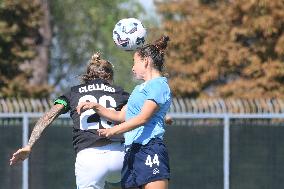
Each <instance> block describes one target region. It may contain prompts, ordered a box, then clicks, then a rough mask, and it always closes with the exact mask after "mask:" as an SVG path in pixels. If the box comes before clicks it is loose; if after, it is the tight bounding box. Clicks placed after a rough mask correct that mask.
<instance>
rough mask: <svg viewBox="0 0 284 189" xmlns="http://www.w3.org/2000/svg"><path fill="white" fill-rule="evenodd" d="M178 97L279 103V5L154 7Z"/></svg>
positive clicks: (218, 2) (282, 7)
mask: <svg viewBox="0 0 284 189" xmlns="http://www.w3.org/2000/svg"><path fill="white" fill-rule="evenodd" d="M156 4H157V7H158V11H159V13H160V14H161V15H162V30H164V31H166V32H167V34H168V35H169V36H170V37H171V43H170V44H171V46H170V48H169V49H168V59H167V62H168V63H167V66H168V72H169V74H170V84H171V87H172V91H173V93H174V94H175V95H176V96H181V97H194V98H203V97H223V98H226V97H239V98H240V97H243V98H264V97H284V85H283V82H284V64H283V60H284V59H283V58H284V56H283V55H284V1H283V0H275V1H270V0H233V1H228V0H180V1H175V0H165V1H156Z"/></svg>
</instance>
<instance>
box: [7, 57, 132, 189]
mask: <svg viewBox="0 0 284 189" xmlns="http://www.w3.org/2000/svg"><path fill="white" fill-rule="evenodd" d="M81 79H82V81H83V84H81V85H77V86H74V87H72V88H71V90H70V91H69V92H68V93H66V94H64V95H62V96H60V97H59V98H57V99H56V100H55V102H54V106H53V107H52V108H51V109H50V110H49V111H48V112H46V113H45V114H44V115H43V117H41V118H40V119H39V121H38V122H37V123H36V125H35V127H34V129H33V131H32V134H31V137H30V139H29V142H28V144H27V146H25V147H23V148H21V149H19V150H18V151H17V152H15V153H14V154H13V156H12V158H11V159H10V165H13V164H15V163H17V162H19V161H23V160H25V159H26V158H27V157H28V156H29V154H30V152H31V149H32V147H33V145H34V143H35V142H36V141H37V140H38V139H39V138H40V135H41V133H42V132H43V130H44V129H45V128H46V127H48V126H49V125H51V123H52V122H53V121H54V120H55V119H56V117H58V116H59V115H60V114H62V113H66V112H68V111H69V110H70V117H71V118H72V120H73V123H74V125H73V146H74V149H75V152H76V163H75V175H76V184H77V188H79V189H103V188H104V185H105V181H107V182H109V183H117V182H120V180H121V169H122V165H123V158H124V147H123V142H124V138H123V136H122V135H117V136H114V137H110V138H108V139H107V138H105V137H101V136H99V135H98V132H97V130H98V129H99V128H110V127H111V126H113V124H114V123H112V122H110V121H109V120H106V119H104V118H101V117H100V116H98V114H96V113H95V112H94V111H93V110H88V111H85V112H84V113H82V114H80V115H79V114H78V113H77V111H76V107H77V105H78V104H79V103H80V102H86V101H88V102H97V103H99V104H100V105H101V106H103V107H105V108H108V109H116V110H120V109H121V107H123V106H124V105H125V104H126V102H127V100H128V97H129V94H128V93H127V92H125V91H124V90H123V89H122V88H120V87H116V86H114V85H112V81H113V68H112V65H111V63H110V62H108V61H106V60H103V59H101V58H100V54H99V53H96V54H94V55H93V56H92V58H91V60H90V62H89V64H88V67H87V71H86V73H85V74H84V75H83V76H82V78H81ZM119 188H120V187H119Z"/></svg>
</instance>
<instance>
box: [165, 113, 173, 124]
mask: <svg viewBox="0 0 284 189" xmlns="http://www.w3.org/2000/svg"><path fill="white" fill-rule="evenodd" d="M173 122H174V120H173V118H172V117H170V116H168V115H166V117H165V123H166V124H167V125H172V124H173Z"/></svg>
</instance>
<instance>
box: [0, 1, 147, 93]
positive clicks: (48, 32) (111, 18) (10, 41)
mask: <svg viewBox="0 0 284 189" xmlns="http://www.w3.org/2000/svg"><path fill="white" fill-rule="evenodd" d="M0 3H1V4H0V15H1V16H0V68H1V70H0V72H1V73H0V97H37V98H39V97H50V94H56V93H62V90H65V89H66V88H68V87H70V86H72V85H74V84H76V82H78V83H79V78H78V76H79V75H80V74H82V73H83V72H84V71H85V67H86V65H87V63H88V60H89V58H90V57H91V55H92V54H93V53H94V52H96V51H101V52H102V53H103V58H105V59H107V60H110V61H111V62H113V65H114V69H115V72H116V75H115V83H116V84H117V85H121V86H123V87H124V88H126V89H127V90H131V89H132V87H133V86H134V84H135V83H134V81H132V80H131V79H130V78H129V76H130V75H131V74H130V73H131V69H130V68H131V66H132V53H129V52H124V51H121V50H119V49H118V48H116V47H115V45H114V43H113V40H112V29H113V27H114V25H115V23H116V22H117V21H118V20H120V19H122V18H125V17H137V16H138V15H139V14H143V8H142V6H141V4H139V3H138V1H129V0H117V1H110V0H107V1H100V0H86V1H75V0H64V1H61V0H53V1H47V0H1V1H0Z"/></svg>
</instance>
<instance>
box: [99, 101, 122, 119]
mask: <svg viewBox="0 0 284 189" xmlns="http://www.w3.org/2000/svg"><path fill="white" fill-rule="evenodd" d="M94 110H95V111H96V113H98V114H99V115H100V116H102V117H105V118H106V119H108V120H111V121H115V122H123V121H124V117H123V116H122V112H121V111H116V110H113V109H108V108H105V107H103V106H101V105H99V104H97V105H96V106H95V107H94Z"/></svg>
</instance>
